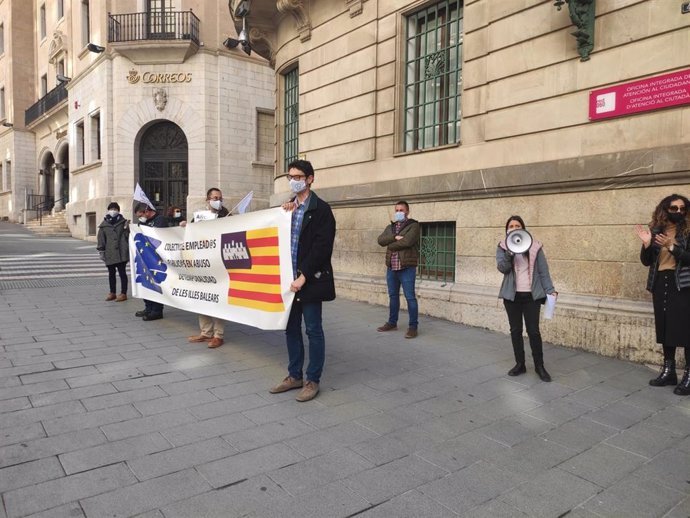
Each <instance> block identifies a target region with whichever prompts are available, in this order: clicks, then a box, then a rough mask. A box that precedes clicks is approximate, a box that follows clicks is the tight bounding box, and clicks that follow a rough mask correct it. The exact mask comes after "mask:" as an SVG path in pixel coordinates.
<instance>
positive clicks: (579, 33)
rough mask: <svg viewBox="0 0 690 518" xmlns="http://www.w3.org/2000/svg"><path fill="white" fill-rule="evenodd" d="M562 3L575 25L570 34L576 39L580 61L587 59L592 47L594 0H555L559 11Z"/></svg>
mask: <svg viewBox="0 0 690 518" xmlns="http://www.w3.org/2000/svg"><path fill="white" fill-rule="evenodd" d="M564 3H567V4H568V11H570V21H572V22H573V25H575V27H577V30H576V31H575V32H572V33H571V34H572V35H573V36H575V39H576V40H577V52H578V54H580V61H588V60H589V55H590V53H591V52H592V50H593V49H594V18H595V10H596V9H595V5H594V4H595V2H594V0H555V2H554V5H555V6H556V9H558V10H559V11H560V10H561V7H562V6H563V4H564Z"/></svg>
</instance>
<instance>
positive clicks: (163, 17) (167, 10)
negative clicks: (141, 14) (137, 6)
mask: <svg viewBox="0 0 690 518" xmlns="http://www.w3.org/2000/svg"><path fill="white" fill-rule="evenodd" d="M147 11H148V13H149V33H150V34H152V35H155V36H157V37H165V36H164V35H165V34H171V33H174V32H175V29H176V27H175V14H174V11H175V0H148V1H147Z"/></svg>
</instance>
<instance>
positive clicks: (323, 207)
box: [269, 160, 335, 402]
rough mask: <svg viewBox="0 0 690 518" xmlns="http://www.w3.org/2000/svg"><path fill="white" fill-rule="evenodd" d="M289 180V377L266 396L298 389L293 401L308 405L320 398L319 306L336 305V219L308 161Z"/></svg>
mask: <svg viewBox="0 0 690 518" xmlns="http://www.w3.org/2000/svg"><path fill="white" fill-rule="evenodd" d="M287 179H288V181H289V182H290V189H291V190H292V192H293V193H295V197H294V198H293V199H292V200H291V201H289V202H286V203H284V204H283V209H285V210H289V211H292V230H291V240H290V241H291V252H292V271H293V278H294V281H292V284H291V285H290V290H291V291H293V292H294V293H295V300H294V301H293V303H292V308H291V310H290V316H289V318H288V323H287V327H286V329H285V339H286V342H287V350H288V361H289V363H288V375H287V377H286V378H285V379H283V381H281V382H280V383H279V384H277V385H276V386H274V387H272V388H271V389H270V390H269V392H270V393H271V394H278V393H280V392H286V391H288V390H292V389H297V388H301V389H302V390H301V391H300V392H299V394H297V397H296V399H297V401H300V402H303V401H309V400H311V399H314V398H315V397H316V395H317V394H318V393H319V383H320V382H321V373H322V371H323V365H324V361H325V349H326V342H325V338H324V333H323V325H322V318H321V306H322V302H324V301H329V300H333V299H335V283H334V280H333V267H332V266H331V255H332V254H333V242H334V240H335V218H334V217H333V212H332V211H331V207H330V206H329V205H328V203H326V202H325V201H323V200H322V199H321V198H319V197H318V196H317V195H316V193H314V192H312V190H311V185H312V183H313V182H314V169H313V167H312V165H311V163H309V162H307V161H306V160H295V161H294V162H292V163H291V164H289V165H288V174H287ZM302 317H304V325H305V329H306V333H307V337H308V338H309V364H308V366H307V370H306V382H305V381H303V377H302V368H303V366H304V339H303V337H302Z"/></svg>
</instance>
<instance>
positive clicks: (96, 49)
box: [86, 43, 105, 54]
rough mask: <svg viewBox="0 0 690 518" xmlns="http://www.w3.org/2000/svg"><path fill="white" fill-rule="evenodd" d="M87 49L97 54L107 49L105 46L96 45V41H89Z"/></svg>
mask: <svg viewBox="0 0 690 518" xmlns="http://www.w3.org/2000/svg"><path fill="white" fill-rule="evenodd" d="M86 48H87V49H89V51H90V52H94V53H96V54H100V53H101V52H104V51H105V47H101V46H100V45H96V44H95V43H89V44H88V45H87V46H86Z"/></svg>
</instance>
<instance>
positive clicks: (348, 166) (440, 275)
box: [233, 0, 690, 361]
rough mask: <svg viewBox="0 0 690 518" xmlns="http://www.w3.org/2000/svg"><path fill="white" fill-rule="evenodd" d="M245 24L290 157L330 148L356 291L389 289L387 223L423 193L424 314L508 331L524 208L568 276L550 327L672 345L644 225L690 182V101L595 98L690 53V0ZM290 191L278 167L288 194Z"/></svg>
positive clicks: (311, 15) (376, 293) (346, 9)
mask: <svg viewBox="0 0 690 518" xmlns="http://www.w3.org/2000/svg"><path fill="white" fill-rule="evenodd" d="M554 4H559V5H554ZM242 5H243V4H242V2H240V1H239V0H235V1H233V7H234V8H235V12H234V18H235V24H236V27H240V26H241V22H242V21H243V20H242V12H241V11H242V9H241V7H242ZM245 5H246V4H245ZM557 7H560V8H561V9H560V10H558V9H557ZM589 9H592V10H591V11H589ZM245 22H246V25H247V27H248V28H249V34H250V36H251V40H252V44H253V46H254V48H255V50H256V51H257V52H259V53H261V54H262V55H263V56H264V57H266V58H267V59H269V60H270V61H271V63H272V64H273V66H274V69H275V75H276V79H277V84H278V87H277V96H276V103H277V111H276V117H277V128H278V132H277V148H276V156H277V166H278V173H284V171H285V164H286V162H287V161H288V160H289V159H290V158H294V157H296V156H302V157H305V158H306V159H308V160H310V161H312V163H313V164H314V166H315V168H316V171H317V173H316V182H315V185H314V187H315V189H316V191H317V192H318V193H319V195H321V196H323V197H324V198H326V199H327V200H328V201H329V202H330V203H331V204H332V206H333V207H334V209H335V212H336V219H337V222H338V234H337V242H336V251H335V258H334V267H335V269H336V272H337V275H338V287H339V293H340V294H341V295H342V296H346V297H352V298H355V299H359V300H367V301H372V302H376V303H380V304H386V303H387V295H386V288H385V276H384V265H383V263H384V255H383V250H382V249H381V248H380V247H379V246H378V245H377V243H376V237H377V235H378V234H379V233H380V232H381V231H382V230H383V228H384V226H385V225H386V224H387V223H388V222H389V221H390V218H391V214H392V207H393V204H394V203H395V202H396V201H397V200H399V199H405V200H407V201H409V202H410V204H411V216H412V217H414V218H416V219H418V220H419V221H420V222H422V227H423V237H422V242H421V247H422V252H421V259H422V263H423V264H422V266H421V267H420V270H419V276H418V282H419V284H418V286H419V288H418V296H419V298H420V310H421V312H422V313H426V314H428V315H432V316H438V317H442V318H447V319H451V320H454V321H457V322H463V323H466V324H469V325H472V326H480V327H485V328H489V329H496V330H501V331H507V319H506V317H505V313H504V310H503V306H502V304H501V303H500V301H499V299H498V298H497V294H498V288H499V285H500V282H501V275H500V274H499V273H498V272H497V270H496V264H495V251H496V245H497V243H498V241H499V240H500V239H501V238H502V236H503V234H504V225H505V221H506V219H507V218H508V216H510V215H512V214H519V215H521V216H522V217H523V218H524V219H525V221H526V223H527V226H528V229H529V230H530V231H531V232H532V233H533V235H534V236H535V237H536V238H537V239H538V240H540V241H542V242H543V243H544V248H545V251H546V255H547V257H548V260H549V264H550V267H551V273H552V277H553V278H554V281H555V284H556V287H557V289H558V291H559V293H560V297H559V304H558V308H557V310H556V318H555V319H554V320H552V321H548V322H544V325H543V329H542V332H543V334H544V336H545V339H547V340H548V341H551V342H554V343H561V344H566V345H568V346H571V347H577V348H583V349H588V350H592V351H596V352H598V353H601V354H604V355H609V356H615V357H620V358H626V359H631V360H635V361H657V360H658V352H657V350H656V346H655V345H654V331H653V319H652V315H651V304H650V297H649V295H648V294H647V293H646V292H645V290H644V286H645V278H646V271H645V268H643V267H642V266H641V265H640V263H639V259H638V256H639V245H640V243H639V240H638V239H637V237H636V236H635V235H634V232H633V226H634V225H635V224H637V223H646V222H648V221H649V220H650V216H651V213H652V210H653V209H654V207H655V205H656V204H657V203H658V202H659V200H660V199H661V198H662V197H664V196H665V195H667V194H670V193H672V192H680V193H683V194H685V195H688V194H690V182H689V179H690V145H689V144H690V107H688V106H690V105H688V104H687V101H681V102H680V103H679V104H678V105H676V106H673V107H667V108H665V109H652V110H647V111H643V112H640V113H634V114H632V113H630V114H627V115H626V114H623V115H621V116H618V117H612V118H602V119H600V120H594V119H590V117H589V105H590V102H591V100H590V92H591V91H593V90H597V89H601V88H607V87H611V86H613V85H618V84H624V83H627V82H634V81H638V80H645V79H648V78H652V77H655V76H658V75H662V74H668V73H681V75H682V74H683V73H684V72H685V71H688V69H690V52H688V50H690V49H689V47H690V39H689V38H688V34H689V31H688V28H689V25H690V15H686V14H682V10H681V5H680V3H678V2H668V1H666V0H596V1H591V0H570V1H569V2H553V1H548V2H547V1H544V0H501V1H498V0H465V1H464V2H463V1H460V0H456V1H451V0H448V1H441V2H438V1H435V0H432V1H410V0H303V1H299V0H285V1H280V2H273V1H269V0H252V2H251V9H250V11H249V14H248V15H246V20H245ZM573 33H576V36H577V38H576V37H574V36H573ZM588 47H589V48H588ZM590 52H591V53H590ZM688 77H690V76H688ZM683 88H684V87H683ZM683 95H685V94H683ZM688 101H690V96H688ZM286 190H287V185H286V182H285V179H284V178H282V177H281V175H280V174H278V175H277V177H276V184H275V195H274V197H273V201H274V203H277V202H278V201H281V200H283V199H284V198H285V197H286V196H287V192H286ZM385 317H386V312H385V311H384V310H381V322H383V320H384V319H385ZM424 331H425V329H424V327H423V326H422V327H421V328H420V332H424Z"/></svg>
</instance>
